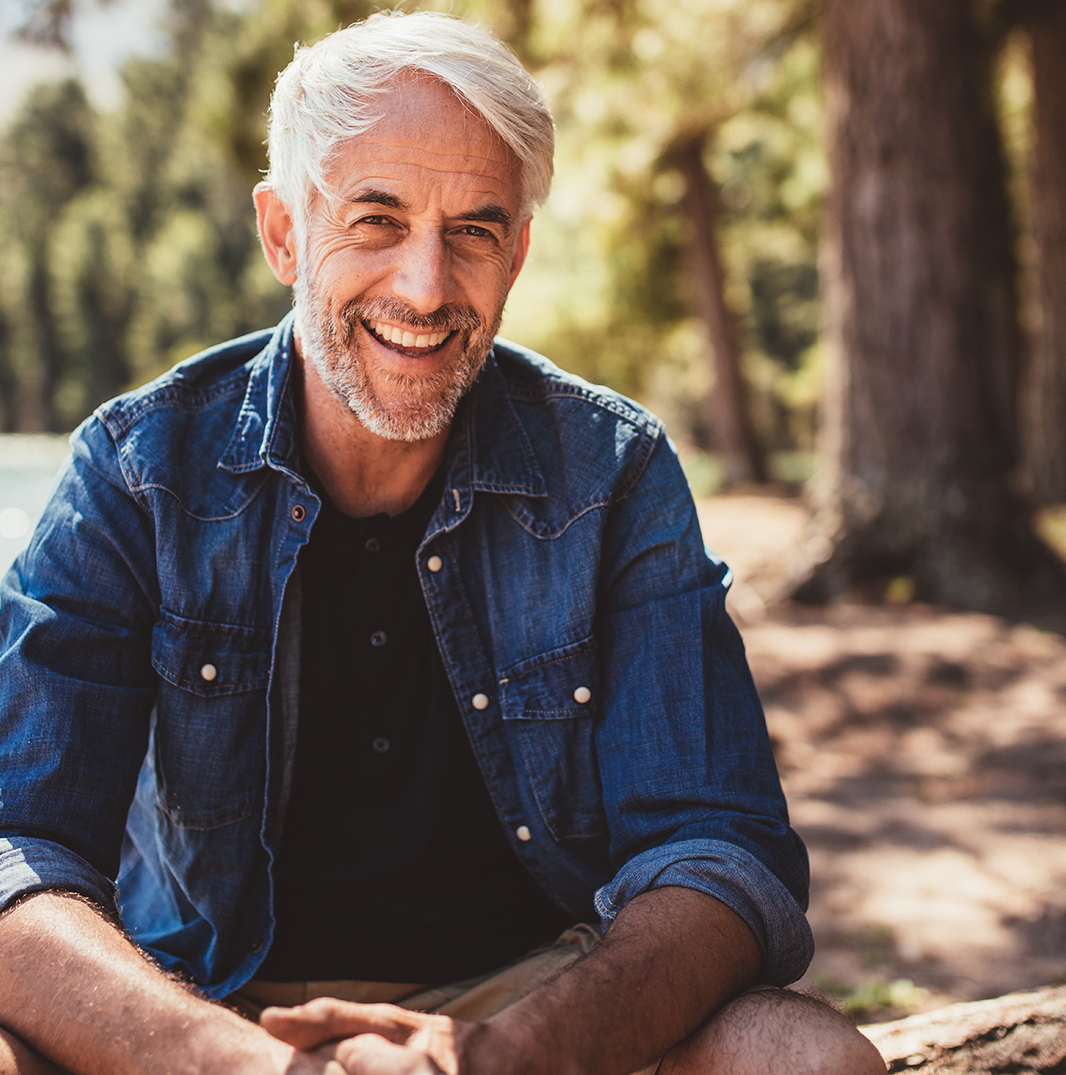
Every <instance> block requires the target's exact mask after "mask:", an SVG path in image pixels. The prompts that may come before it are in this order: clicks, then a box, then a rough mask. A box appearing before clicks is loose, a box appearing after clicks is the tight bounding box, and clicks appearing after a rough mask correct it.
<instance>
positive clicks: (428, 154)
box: [327, 75, 519, 206]
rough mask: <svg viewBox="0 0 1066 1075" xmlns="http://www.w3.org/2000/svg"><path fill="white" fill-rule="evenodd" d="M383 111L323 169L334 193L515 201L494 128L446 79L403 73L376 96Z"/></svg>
mask: <svg viewBox="0 0 1066 1075" xmlns="http://www.w3.org/2000/svg"><path fill="white" fill-rule="evenodd" d="M375 104H380V107H381V111H382V113H383V115H382V118H381V119H380V120H378V121H377V122H376V123H375V124H374V126H373V127H371V128H370V130H368V131H367V132H366V133H365V134H361V135H358V136H357V137H355V138H351V139H349V140H348V141H347V142H345V143H344V144H343V146H341V147H340V149H339V151H338V152H336V153H335V154H334V158H333V162H332V164H331V167H330V168H329V170H328V173H327V175H328V181H329V185H330V187H331V189H332V191H333V193H334V194H336V195H339V196H340V197H342V198H351V197H352V196H353V195H354V194H355V193H357V192H358V191H359V190H361V189H367V188H369V189H374V190H386V191H390V192H392V191H393V188H400V187H402V188H404V190H403V191H401V190H395V191H394V192H395V193H397V194H399V195H400V196H401V197H404V199H405V200H406V199H407V198H408V197H410V196H412V195H413V194H420V195H421V196H422V197H423V198H429V199H431V200H433V201H434V202H436V201H438V200H439V199H440V198H441V197H442V196H443V197H449V198H453V199H454V198H461V199H465V200H468V201H472V202H478V201H486V202H487V201H493V202H501V201H502V202H504V203H507V204H509V205H512V206H514V205H517V202H518V197H519V164H518V160H517V158H516V157H515V155H514V153H512V151H511V149H510V148H509V147H508V146H507V145H506V144H505V143H504V142H503V141H502V140H501V138H500V137H499V135H497V134H496V132H495V131H493V130H492V128H491V127H490V126H489V125H488V124H487V123H486V122H485V121H484V120H483V119H482V118H481V117H480V116H479V115H478V114H477V113H476V112H474V111H473V110H472V109H471V108H470V107H469V106H468V105H466V104H464V103H463V102H462V101H460V100H459V98H458V97H456V95H455V94H454V93H453V92H452V90H451V89H449V88H448V87H447V86H446V85H444V83H442V82H439V81H437V80H436V79H434V78H431V77H429V76H420V75H408V76H405V77H403V78H401V79H399V80H397V81H396V82H395V83H394V84H393V85H392V86H391V87H390V88H389V89H388V90H386V91H385V92H384V93H383V94H381V96H380V97H378V98H376V99H375Z"/></svg>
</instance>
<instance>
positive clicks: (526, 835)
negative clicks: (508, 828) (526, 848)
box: [514, 825, 533, 843]
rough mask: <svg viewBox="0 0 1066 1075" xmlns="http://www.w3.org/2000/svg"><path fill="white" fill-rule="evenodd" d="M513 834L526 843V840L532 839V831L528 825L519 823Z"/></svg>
mask: <svg viewBox="0 0 1066 1075" xmlns="http://www.w3.org/2000/svg"><path fill="white" fill-rule="evenodd" d="M514 834H515V836H517V837H518V839H519V840H521V841H522V843H526V842H527V841H528V840H532V839H533V833H531V832H530V831H529V826H528V825H519V826H518V828H517V829H515V831H514Z"/></svg>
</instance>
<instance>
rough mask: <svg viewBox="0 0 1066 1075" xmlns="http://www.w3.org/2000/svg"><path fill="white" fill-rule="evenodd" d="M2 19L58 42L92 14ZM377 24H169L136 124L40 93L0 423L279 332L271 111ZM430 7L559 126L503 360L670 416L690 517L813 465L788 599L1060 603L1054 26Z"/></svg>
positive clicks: (6, 197) (102, 394)
mask: <svg viewBox="0 0 1066 1075" xmlns="http://www.w3.org/2000/svg"><path fill="white" fill-rule="evenodd" d="M82 2H83V4H85V5H91V4H92V3H93V0H82ZM100 2H106V0H100ZM7 4H8V9H9V17H8V20H7V21H8V23H9V29H10V30H12V31H13V32H15V33H17V34H20V35H21V36H23V37H24V38H26V39H28V40H32V41H34V42H37V43H45V44H50V45H52V46H54V47H55V48H56V49H60V50H62V49H63V48H65V47H68V46H69V33H70V25H71V18H72V16H73V15H74V14H75V12H76V6H75V0H7ZM376 6H379V5H376V4H374V3H372V2H371V0H239V2H234V0H171V2H170V3H169V5H168V6H166V7H165V11H164V14H163V16H162V17H163V19H164V32H165V35H166V42H167V45H166V48H165V49H164V50H163V51H162V52H161V53H160V54H159V55H156V56H155V57H154V58H151V59H143V58H141V59H132V60H130V61H129V62H127V63H126V64H125V66H124V67H123V69H122V72H121V76H122V80H123V82H124V86H125V95H124V98H123V100H122V101H121V103H120V104H119V105H118V106H117V107H114V108H112V109H109V110H103V111H102V110H98V109H96V108H94V107H93V105H92V104H91V103H90V99H89V97H88V96H87V94H86V91H85V88H84V87H83V86H82V85H81V84H80V83H79V82H78V81H77V80H73V79H67V80H61V81H55V82H48V83H42V84H39V85H38V86H36V87H35V88H34V89H33V90H32V91H31V92H30V93H29V94H28V95H27V96H26V98H25V100H24V102H23V103H22V105H21V108H20V109H19V110H18V112H17V113H16V114H15V115H14V116H13V118H12V119H11V120H10V122H8V124H7V125H6V128H5V129H4V130H3V132H2V134H0V234H2V235H3V236H4V240H5V241H4V243H3V244H2V246H0V283H2V286H0V432H34V431H53V432H65V431H69V430H70V429H71V428H73V426H74V425H75V424H76V423H77V422H78V421H80V420H81V419H82V418H83V417H85V416H86V415H87V414H88V413H90V412H91V410H92V408H93V407H94V406H95V405H97V404H98V403H100V402H101V401H103V400H105V399H107V398H108V397H110V396H111V395H113V394H115V393H117V392H119V391H122V390H123V389H126V388H129V387H132V386H135V385H137V384H140V383H142V382H144V381H145V380H147V379H149V378H151V377H153V376H155V375H156V374H158V373H160V372H162V371H163V370H165V369H167V368H168V367H169V366H170V365H172V364H173V363H174V362H175V361H177V360H179V359H181V358H184V357H186V356H187V355H190V354H192V353H194V352H195V351H197V350H198V349H200V348H202V347H204V346H207V345H209V344H213V343H215V342H217V341H220V340H224V339H226V338H229V337H232V336H234V335H237V334H240V333H243V332H246V331H250V330H253V329H257V328H261V327H264V326H268V325H271V324H273V323H274V322H276V321H277V320H278V319H279V318H280V317H281V316H282V314H283V313H284V312H285V311H286V309H287V308H288V306H289V301H290V300H289V296H288V294H287V293H286V292H285V291H284V290H283V289H282V288H280V287H279V285H277V284H276V282H275V281H274V279H273V277H272V276H271V274H270V272H269V270H268V269H267V267H266V265H265V264H264V262H263V259H262V257H261V256H260V254H259V251H258V246H257V241H256V237H255V232H254V221H253V214H252V207H251V201H250V197H249V191H250V190H251V187H252V185H253V184H254V183H255V181H256V179H257V177H258V176H259V175H260V173H261V171H262V169H263V168H264V166H265V156H264V147H263V139H264V133H265V112H266V108H267V102H268V98H269V94H270V90H271V87H272V84H273V81H274V78H275V77H276V73H277V71H278V70H279V68H281V67H283V66H284V65H285V63H286V62H287V61H288V59H289V58H290V57H291V54H292V48H293V43H294V42H296V41H302V40H311V39H315V38H317V37H319V36H321V35H322V34H323V33H325V32H327V31H329V30H331V29H334V28H336V27H338V26H340V25H344V24H347V23H350V22H352V21H354V20H356V19H359V18H361V17H364V16H365V15H367V14H368V13H370V12H371V11H372V10H373V9H375V7H376ZM409 6H417V5H414V4H412V5H409ZM426 6H430V7H432V6H438V7H440V6H446V7H447V10H449V11H452V12H453V13H455V14H461V15H465V16H467V17H469V18H472V19H475V20H478V21H481V22H482V23H484V24H487V25H488V26H490V27H492V28H493V29H494V30H495V31H496V32H497V33H498V34H500V36H502V37H503V38H504V39H505V40H506V41H507V42H508V43H509V44H510V45H511V46H512V47H513V48H514V49H515V51H516V52H517V53H518V55H519V56H520V57H521V58H522V59H523V61H524V62H525V63H526V64H527V65H528V66H529V67H530V69H531V70H532V71H533V72H534V73H535V75H536V76H537V78H538V79H539V80H540V81H541V82H542V84H543V85H544V87H545V88H546V90H547V93H548V95H549V97H550V99H551V101H552V103H553V107H554V110H555V115H556V119H557V123H558V129H559V151H558V159H557V180H556V185H555V189H554V193H553V195H552V197H551V200H550V202H549V204H548V206H547V208H546V209H545V210H544V211H543V212H542V213H541V214H540V216H539V217H538V219H537V221H536V223H535V232H534V235H535V241H534V246H533V255H532V257H531V259H530V261H529V263H528V265H527V268H526V269H525V271H524V274H523V276H522V278H521V279H520V280H519V283H518V285H517V287H516V289H515V291H514V293H513V295H512V298H511V301H510V303H509V306H508V311H507V315H506V320H505V324H504V332H505V334H508V335H510V336H512V337H513V338H515V339H517V340H519V341H520V342H522V343H525V344H527V345H529V346H531V347H534V348H536V349H538V350H541V351H543V352H544V353H546V354H548V355H549V356H550V357H551V358H552V359H553V360H554V361H556V362H558V363H559V364H560V365H562V366H564V367H565V368H567V369H570V370H572V371H574V372H576V373H579V374H581V375H583V376H585V377H587V378H589V379H591V380H594V381H600V382H604V383H606V384H609V385H612V386H613V387H616V388H618V389H620V390H622V391H624V392H627V393H629V394H632V395H634V396H636V397H637V398H639V399H641V400H643V401H645V402H647V403H648V404H649V405H650V406H652V408H653V409H655V410H656V411H657V412H659V413H660V414H661V415H662V416H663V417H664V418H665V419H666V421H667V425H668V429H669V430H670V432H671V433H672V435H673V436H674V438H675V440H676V441H677V442H678V443H679V444H680V446H681V448H682V451H683V455H684V458H685V461H686V464H687V468H688V470H689V473H690V476H691V478H692V481H693V485H694V487H695V489H696V491H697V493H704V494H705V493H709V492H712V491H715V490H717V489H719V488H723V487H729V486H736V485H744V484H750V483H756V484H758V483H765V482H767V481H777V482H786V483H798V482H802V481H805V480H806V479H808V478H810V477H811V476H812V474H814V473H815V472H817V475H818V480H817V481H816V482H815V483H814V484H813V485H812V486H811V502H812V504H813V506H814V508H815V509H816V511H815V521H814V523H813V524H812V528H811V530H810V534H809V537H808V540H807V541H806V543H805V544H804V546H803V548H802V550H801V555H799V556H798V557H797V559H796V563H795V565H794V567H795V570H794V576H795V580H796V582H797V589H796V592H797V594H798V595H799V596H801V597H805V598H807V599H810V600H814V601H822V600H826V599H830V598H833V597H835V596H838V595H840V594H843V593H853V592H856V591H859V592H865V593H867V594H868V595H873V596H875V597H878V598H881V597H884V596H885V595H890V596H891V595H893V594H895V596H896V597H900V596H902V597H903V598H904V599H906V598H909V597H911V596H917V597H920V598H925V599H928V600H933V601H938V602H940V603H946V604H951V605H957V606H961V607H970V608H984V609H988V610H993V611H1016V610H1017V609H1018V608H1020V607H1022V606H1025V607H1026V608H1028V607H1029V606H1032V605H1033V602H1034V601H1035V602H1036V603H1037V604H1042V605H1043V606H1044V607H1045V611H1046V609H1047V608H1048V607H1050V606H1051V604H1053V603H1054V602H1052V601H1049V595H1053V596H1054V599H1055V601H1057V600H1058V599H1059V598H1060V597H1063V598H1066V574H1064V573H1063V572H1062V571H1061V562H1060V561H1059V560H1058V559H1057V558H1052V559H1049V558H1048V554H1047V546H1046V544H1045V543H1044V542H1042V541H1040V540H1039V539H1038V538H1037V537H1036V536H1035V534H1034V531H1033V525H1034V520H1035V526H1036V528H1037V530H1039V531H1040V532H1042V534H1043V536H1044V538H1045V539H1046V538H1049V537H1050V538H1051V539H1052V540H1053V541H1054V539H1055V537H1056V533H1057V530H1061V529H1063V515H1062V512H1061V511H1057V510H1056V506H1057V505H1060V504H1062V503H1063V502H1066V316H1064V314H1063V312H1062V311H1061V305H1062V304H1061V301H1060V296H1061V295H1062V289H1063V287H1064V286H1066V75H1064V70H1066V65H1064V63H1063V60H1064V59H1066V17H1064V13H1063V5H1062V4H1060V3H1057V2H1055V0H945V2H944V3H939V4H936V5H929V4H926V3H923V2H922V0H885V2H884V3H877V4H874V3H867V2H865V0H820V2H819V0H673V2H671V3H670V4H659V3H653V2H652V0H447V3H446V4H444V3H443V2H442V3H432V2H431V3H427V5H426ZM11 12H15V14H14V16H12V15H11V14H10V13H11ZM819 453H820V454H819ZM1034 512H1035V513H1036V514H1034ZM1019 565H1022V566H1019ZM1045 618H1046V617H1045Z"/></svg>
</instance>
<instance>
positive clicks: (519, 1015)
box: [260, 888, 761, 1075]
mask: <svg viewBox="0 0 1066 1075" xmlns="http://www.w3.org/2000/svg"><path fill="white" fill-rule="evenodd" d="M760 960H761V956H760V952H759V946H758V944H757V943H756V941H755V938H754V937H753V936H752V934H751V932H750V931H749V930H748V928H747V926H745V925H744V923H743V922H742V921H741V919H740V918H738V917H737V915H736V914H734V913H733V912H732V911H731V910H729V908H727V907H726V906H725V905H724V904H722V903H719V902H718V901H717V900H715V899H713V898H711V897H710V896H705V895H703V894H702V893H700V892H694V891H692V890H690V889H684V888H662V889H656V890H654V891H652V892H646V893H643V894H642V895H640V896H637V897H636V899H634V900H631V901H630V902H629V903H628V904H627V905H626V907H625V908H624V909H623V910H622V912H621V913H620V914H619V915H618V918H617V920H616V922H615V924H614V926H613V927H612V929H611V931H610V933H608V934H607V937H606V938H605V939H604V941H603V943H601V944H600V945H599V947H598V948H597V949H596V950H595V951H594V952H593V953H592V954H591V955H590V956H589V957H588V958H587V959H583V960H581V961H580V962H578V963H576V964H575V965H574V966H573V967H571V968H570V969H569V970H568V971H566V973H564V974H561V975H560V976H559V977H558V978H555V979H553V980H552V981H550V982H548V983H547V984H546V985H543V986H541V987H540V988H539V989H536V990H534V991H533V992H532V993H530V994H529V995H528V996H525V997H523V998H522V999H521V1000H519V1001H517V1002H516V1003H514V1004H512V1005H510V1006H509V1007H507V1008H504V1009H503V1010H502V1011H499V1012H497V1013H496V1014H495V1015H492V1016H489V1017H488V1018H487V1019H485V1020H484V1021H482V1022H462V1021H460V1020H456V1019H449V1018H448V1017H447V1016H442V1015H423V1014H420V1013H418V1012H411V1011H407V1010H406V1009H404V1008H397V1007H394V1006H393V1005H391V1004H352V1003H349V1002H346V1001H340V1000H329V999H326V998H322V999H319V1000H314V1001H311V1002H310V1003H309V1004H305V1005H303V1006H301V1007H299V1008H268V1009H266V1010H265V1011H264V1012H263V1013H262V1015H261V1016H260V1023H261V1025H262V1026H263V1028H264V1029H266V1030H268V1031H270V1033H271V1034H273V1035H274V1036H275V1037H277V1038H280V1039H281V1040H282V1041H283V1042H285V1043H286V1044H287V1045H290V1046H292V1047H294V1048H296V1049H298V1050H301V1051H307V1050H311V1051H312V1052H311V1053H310V1055H313V1056H318V1055H320V1053H322V1052H324V1051H325V1050H327V1049H332V1050H333V1052H332V1054H331V1055H332V1056H333V1057H335V1058H336V1060H337V1061H338V1062H339V1063H341V1064H342V1065H343V1067H344V1070H345V1072H347V1073H348V1075H440V1073H441V1072H443V1073H445V1075H587V1073H588V1072H590V1071H595V1072H599V1073H602V1075H628V1073H629V1072H633V1071H639V1070H640V1069H641V1068H643V1067H645V1066H647V1065H648V1064H651V1063H653V1062H654V1061H655V1060H656V1059H657V1058H658V1057H661V1056H662V1055H663V1054H664V1053H665V1052H666V1051H667V1050H668V1049H669V1048H670V1047H671V1046H672V1045H674V1044H675V1043H676V1042H679V1041H681V1039H682V1038H684V1037H686V1036H687V1035H688V1034H689V1033H690V1032H691V1031H693V1030H694V1029H695V1028H696V1027H697V1026H699V1025H700V1023H702V1022H703V1021H704V1020H705V1019H706V1018H707V1017H708V1016H709V1015H710V1014H711V1013H712V1012H713V1011H715V1010H716V1009H717V1008H719V1007H720V1006H721V1005H722V1004H723V1003H725V1002H726V1001H728V1000H729V999H730V998H731V997H734V996H736V995H737V994H738V993H740V992H741V991H742V990H743V989H745V988H746V987H747V986H748V985H750V984H751V982H752V981H753V980H754V978H755V975H756V973H757V971H758V968H759V962H760ZM325 1042H333V1043H334V1044H332V1045H323V1043H325ZM298 1055H300V1054H298ZM305 1055H306V1053H305ZM327 1075H333V1073H332V1071H329V1072H328V1073H327Z"/></svg>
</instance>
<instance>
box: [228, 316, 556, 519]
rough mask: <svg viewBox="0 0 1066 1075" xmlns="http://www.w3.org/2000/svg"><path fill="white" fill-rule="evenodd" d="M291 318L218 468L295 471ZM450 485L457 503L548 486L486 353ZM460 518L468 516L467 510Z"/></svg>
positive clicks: (254, 382)
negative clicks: (481, 494) (473, 497)
mask: <svg viewBox="0 0 1066 1075" xmlns="http://www.w3.org/2000/svg"><path fill="white" fill-rule="evenodd" d="M293 318H294V315H293V314H292V313H289V314H288V315H286V317H285V318H284V319H283V320H282V321H281V323H280V324H279V325H278V327H277V328H276V329H275V330H274V333H273V335H272V336H271V338H270V340H269V342H268V343H267V345H266V347H264V348H263V350H262V351H261V352H260V353H259V355H257V356H256V358H255V360H254V361H253V363H252V372H251V376H250V377H249V379H248V387H247V389H246V390H245V393H244V399H243V400H242V402H241V408H240V411H239V412H238V414H237V420H236V423H235V426H234V430H233V436H232V437H231V438H230V441H229V444H227V445H226V448H225V451H223V453H222V456H221V458H220V459H219V461H218V465H219V466H220V467H221V468H222V469H223V470H229V471H232V472H234V473H247V472H250V471H253V470H258V469H259V468H260V467H262V466H264V465H268V466H271V467H274V468H275V469H278V470H284V471H288V472H290V473H292V474H294V475H297V474H298V473H299V458H300V456H299V445H298V438H297V422H296V404H295V393H294V392H293V390H292V384H291V381H292V374H293V371H294V369H295V362H294V361H293V359H294V355H295V348H294V346H293ZM447 472H448V482H447V484H448V486H449V487H450V488H451V489H452V490H453V492H452V494H451V495H453V496H455V495H456V494H458V498H459V499H458V500H457V502H458V503H460V504H461V503H462V501H464V500H466V501H468V500H469V499H470V498H469V497H468V496H466V495H465V494H466V493H467V492H468V491H469V492H475V491H479V492H488V493H510V494H518V495H521V496H536V497H541V496H547V495H548V491H547V486H546V484H545V481H544V475H543V474H542V473H541V469H540V465H539V464H538V463H537V457H536V455H535V454H534V452H533V445H532V444H531V443H530V440H529V436H528V434H527V433H526V431H525V429H524V427H523V426H522V423H521V422H520V421H519V419H518V415H517V413H516V411H515V408H514V404H513V403H512V402H511V398H510V395H509V393H508V392H507V384H506V381H505V380H504V376H503V374H502V372H501V371H500V368H499V365H498V364H497V362H496V357H495V355H494V354H493V353H491V352H490V354H489V357H488V359H487V360H486V362H485V366H484V368H483V369H482V371H481V373H480V374H479V376H478V379H477V381H476V382H475V384H474V386H473V388H471V390H470V392H469V393H468V394H467V396H466V398H465V399H464V400H463V401H462V403H461V404H460V405H459V409H458V410H457V412H456V416H455V422H454V426H453V429H452V436H451V438H450V441H449V445H448V465H447ZM458 514H460V515H463V516H465V514H466V511H463V510H460V511H459V512H458Z"/></svg>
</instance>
